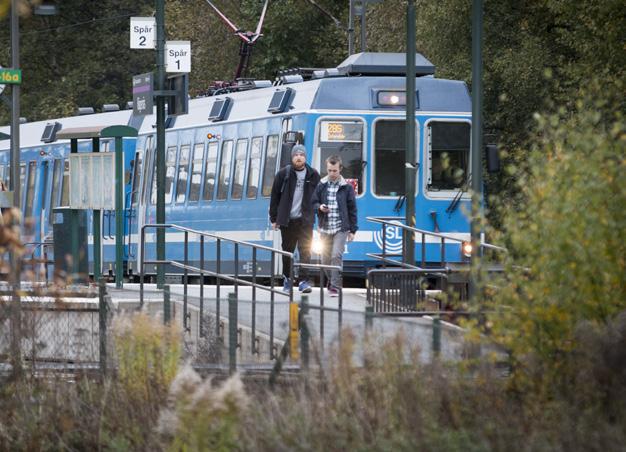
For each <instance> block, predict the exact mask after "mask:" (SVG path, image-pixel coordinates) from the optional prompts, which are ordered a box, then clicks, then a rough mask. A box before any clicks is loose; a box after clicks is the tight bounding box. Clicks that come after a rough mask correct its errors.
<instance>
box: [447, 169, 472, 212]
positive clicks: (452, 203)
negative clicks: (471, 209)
mask: <svg viewBox="0 0 626 452" xmlns="http://www.w3.org/2000/svg"><path fill="white" fill-rule="evenodd" d="M469 184H470V178H468V179H467V182H465V183H464V184H463V185H462V186H461V188H459V191H458V192H457V193H456V195H454V198H452V201H450V204H449V205H448V207H446V213H447V214H448V216H450V215H452V213H453V212H454V211H455V210H456V208H457V207H459V203H460V202H461V197H462V196H463V193H464V192H466V191H467V187H469Z"/></svg>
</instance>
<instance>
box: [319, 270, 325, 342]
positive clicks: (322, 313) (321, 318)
mask: <svg viewBox="0 0 626 452" xmlns="http://www.w3.org/2000/svg"><path fill="white" fill-rule="evenodd" d="M325 276H326V274H325V272H324V269H323V268H321V269H320V349H322V350H324V282H325Z"/></svg>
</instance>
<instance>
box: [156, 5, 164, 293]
mask: <svg viewBox="0 0 626 452" xmlns="http://www.w3.org/2000/svg"><path fill="white" fill-rule="evenodd" d="M164 22H165V4H164V0H156V45H157V52H156V54H157V55H156V63H157V77H156V78H157V80H156V89H157V91H163V90H164V89H165V51H164V47H165V24H164ZM156 102H157V127H156V128H157V136H156V142H157V152H156V174H157V178H156V181H157V197H156V222H157V223H158V224H164V223H165V97H163V96H162V95H157V98H156ZM156 252H157V260H158V261H163V260H165V230H164V229H162V228H159V229H157V244H156ZM164 284H165V267H164V266H163V265H158V266H157V287H158V288H163V285H164Z"/></svg>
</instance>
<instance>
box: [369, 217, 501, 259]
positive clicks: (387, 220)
mask: <svg viewBox="0 0 626 452" xmlns="http://www.w3.org/2000/svg"><path fill="white" fill-rule="evenodd" d="M366 220H367V221H370V222H372V223H379V224H381V225H382V228H383V231H382V232H383V240H382V242H383V243H382V245H383V249H382V253H380V254H379V253H368V254H367V256H369V257H373V258H375V259H378V260H381V261H383V265H384V264H386V263H393V264H394V265H400V266H402V267H403V268H413V269H419V268H420V267H418V266H416V265H412V264H407V263H401V262H398V261H395V260H393V259H390V258H389V257H388V256H391V257H401V256H402V255H401V254H397V253H394V254H388V253H387V252H386V240H385V236H386V228H387V226H394V227H399V228H402V229H403V230H405V231H409V232H413V233H416V234H420V235H421V236H422V240H421V245H422V247H421V251H422V254H421V267H422V268H423V267H424V266H425V265H426V236H431V237H436V238H439V239H441V243H440V256H441V259H440V264H441V266H444V264H445V262H446V258H445V256H446V249H445V246H446V240H447V241H449V242H456V243H459V244H461V245H463V243H465V242H467V240H464V239H460V238H458V237H453V236H451V235H447V234H442V233H439V232H433V231H427V230H425V229H419V228H415V227H412V226H408V225H406V224H403V223H401V222H400V220H404V217H397V216H396V217H366ZM479 246H480V249H481V254H482V249H483V248H486V249H491V250H495V251H501V252H505V253H506V252H508V251H507V249H506V248H503V247H501V246H496V245H492V244H490V243H485V242H481V243H480V244H479Z"/></svg>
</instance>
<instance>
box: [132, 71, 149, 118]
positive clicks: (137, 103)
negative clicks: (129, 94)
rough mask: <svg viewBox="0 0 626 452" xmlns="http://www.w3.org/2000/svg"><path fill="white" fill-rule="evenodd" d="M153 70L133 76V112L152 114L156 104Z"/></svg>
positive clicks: (138, 114)
mask: <svg viewBox="0 0 626 452" xmlns="http://www.w3.org/2000/svg"><path fill="white" fill-rule="evenodd" d="M152 91H153V85H152V72H147V73H145V74H139V75H135V76H133V113H134V114H135V115H137V116H143V115H151V114H152V108H153V106H154V102H153V99H154V94H153V92H152Z"/></svg>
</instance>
